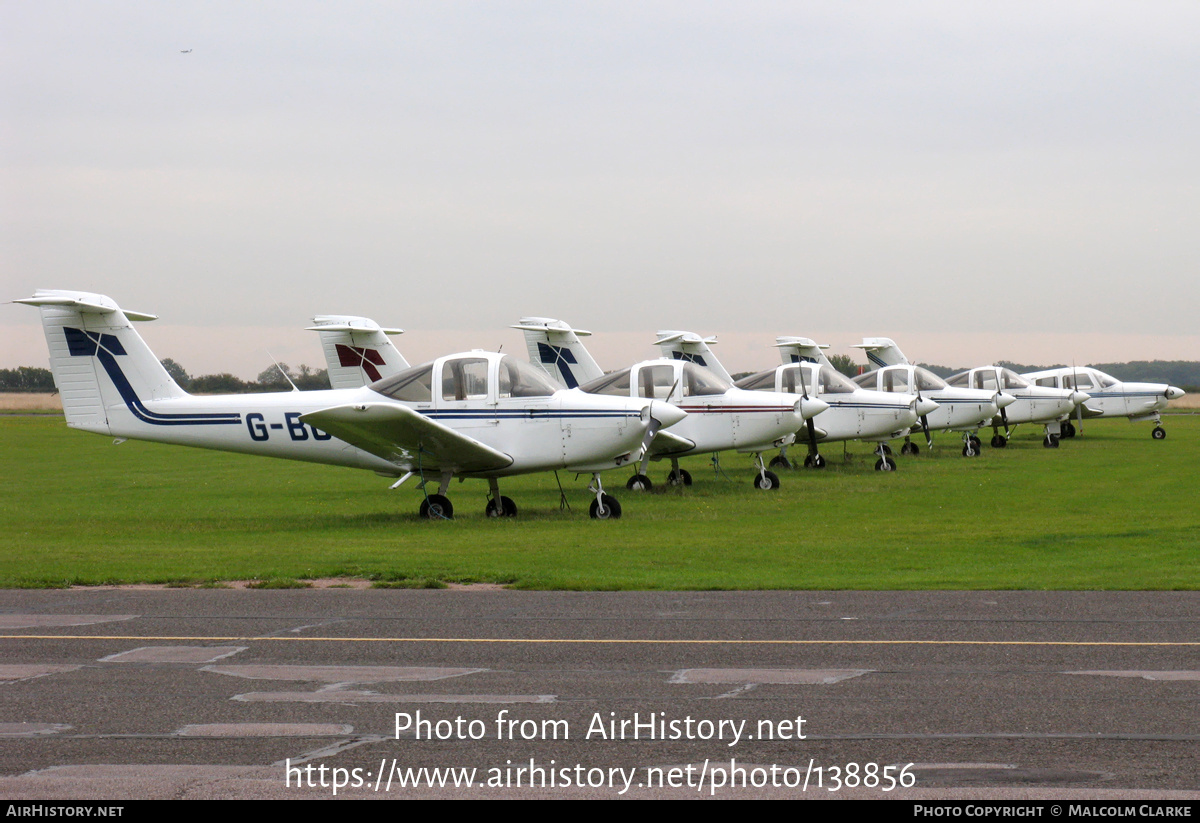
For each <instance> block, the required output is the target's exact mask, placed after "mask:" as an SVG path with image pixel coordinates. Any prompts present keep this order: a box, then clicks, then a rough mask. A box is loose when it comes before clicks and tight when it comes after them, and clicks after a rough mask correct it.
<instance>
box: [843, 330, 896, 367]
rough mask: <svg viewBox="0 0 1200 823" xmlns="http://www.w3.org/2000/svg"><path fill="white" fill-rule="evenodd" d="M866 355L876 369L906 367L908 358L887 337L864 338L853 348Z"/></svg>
mask: <svg viewBox="0 0 1200 823" xmlns="http://www.w3.org/2000/svg"><path fill="white" fill-rule="evenodd" d="M854 348H856V349H862V350H863V351H865V352H866V353H867V359H868V360H870V361H871V365H873V366H874V367H875V368H877V369H881V368H883V367H884V366H906V365H908V358H907V357H905V356H904V352H902V351H900V347H899V346H897V345H896V344H895V342H893V341H892V339H891V338H889V337H864V338H863V341H862V342H861V343H858V344H856V345H855V346H854Z"/></svg>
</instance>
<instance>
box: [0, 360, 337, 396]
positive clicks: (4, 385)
mask: <svg viewBox="0 0 1200 823" xmlns="http://www.w3.org/2000/svg"><path fill="white" fill-rule="evenodd" d="M161 362H162V365H163V368H164V369H166V370H167V374H169V375H171V378H172V379H173V380H174V381H175V382H176V383H178V384H179V388H181V389H183V390H184V391H186V392H191V393H192V394H248V393H251V392H269V391H290V390H291V388H292V384H293V383H294V384H295V385H296V388H298V389H300V390H301V391H312V390H314V389H327V388H329V375H328V373H327V372H326V370H325V369H313V368H311V367H309V366H306V365H304V364H301V365H300V366H299V367H297V368H295V369H293V368H292V367H291V366H289V365H288V364H287V363H280V364H279V365H278V366H276V365H275V364H274V363H272V364H271V365H270V366H268V367H267V368H265V369H263V370H262V371H261V372H259V374H258V377H256V378H255V379H254V380H243V379H241V378H240V377H237V376H235V375H232V374H229V373H228V372H223V373H221V374H202V375H200V376H198V377H192V376H191V375H190V374H188V373H187V370H186V369H184V368H183V366H181V365H179V364H178V363H177V362H175V361H174V360H172V359H171V358H169V357H168V358H167V359H166V360H163V361H161ZM285 373H286V374H287V377H284V374H285ZM288 380H291V383H289V382H288ZM56 391H58V389H57V387H56V386H55V385H54V375H53V374H52V373H51V371H50V370H49V369H39V368H36V367H31V366H20V367H18V368H15V369H0V392H40V393H54V392H56Z"/></svg>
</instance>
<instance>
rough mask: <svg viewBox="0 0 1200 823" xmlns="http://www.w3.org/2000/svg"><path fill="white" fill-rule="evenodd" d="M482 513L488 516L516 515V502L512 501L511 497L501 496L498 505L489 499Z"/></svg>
mask: <svg viewBox="0 0 1200 823" xmlns="http://www.w3.org/2000/svg"><path fill="white" fill-rule="evenodd" d="M483 513H484V514H486V515H487V516H488V517H516V516H517V504H516V503H514V502H513V501H512V498H511V497H501V498H500V505H499V506H497V505H496V501H495V500H489V501H488V502H487V508H485V509H484V510H483Z"/></svg>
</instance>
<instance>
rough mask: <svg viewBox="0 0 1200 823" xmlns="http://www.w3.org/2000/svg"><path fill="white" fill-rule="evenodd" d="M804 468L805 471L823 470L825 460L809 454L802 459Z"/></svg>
mask: <svg viewBox="0 0 1200 823" xmlns="http://www.w3.org/2000/svg"><path fill="white" fill-rule="evenodd" d="M804 468H806V469H823V468H825V458H824V457H822V456H821V455H819V454H810V455H809V456H808V457H806V458H804Z"/></svg>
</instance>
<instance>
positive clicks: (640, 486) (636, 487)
mask: <svg viewBox="0 0 1200 823" xmlns="http://www.w3.org/2000/svg"><path fill="white" fill-rule="evenodd" d="M625 488H627V489H629V490H630V491H635V492H648V491H650V490H651V489H652V488H654V484H653V483H652V482H650V478H649V477H647V476H646V475H644V474H635V475H634V476H633V477H631V478H629V480H628V481H626V483H625Z"/></svg>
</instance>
